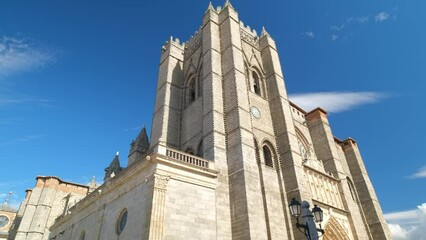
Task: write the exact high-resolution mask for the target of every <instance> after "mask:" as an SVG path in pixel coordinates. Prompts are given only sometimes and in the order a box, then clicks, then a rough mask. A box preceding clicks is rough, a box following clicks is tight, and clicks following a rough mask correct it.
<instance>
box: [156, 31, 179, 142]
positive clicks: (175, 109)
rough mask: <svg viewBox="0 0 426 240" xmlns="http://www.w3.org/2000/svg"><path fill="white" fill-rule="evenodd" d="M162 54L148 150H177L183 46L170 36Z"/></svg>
mask: <svg viewBox="0 0 426 240" xmlns="http://www.w3.org/2000/svg"><path fill="white" fill-rule="evenodd" d="M162 51H163V53H162V54H161V60H160V67H159V72H158V82H157V93H156V100H155V108H154V116H153V120H152V129H151V141H150V143H151V145H150V147H151V149H152V148H153V147H155V146H156V145H158V144H159V143H164V144H165V145H168V146H172V147H174V148H177V149H179V148H180V123H181V105H180V103H181V94H182V93H181V91H182V90H181V86H182V84H183V70H182V68H183V51H184V46H183V45H181V44H180V42H179V41H178V40H177V39H176V40H175V39H173V38H172V37H171V38H170V40H169V41H168V42H167V43H166V45H164V46H163V49H162Z"/></svg>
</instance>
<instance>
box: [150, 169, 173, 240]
mask: <svg viewBox="0 0 426 240" xmlns="http://www.w3.org/2000/svg"><path fill="white" fill-rule="evenodd" d="M151 178H152V181H154V183H153V195H152V209H151V221H150V227H149V239H150V240H162V239H163V237H164V209H165V207H164V203H165V199H166V189H167V183H168V182H169V180H170V177H169V176H164V175H160V174H156V173H155V174H154V175H153V176H152V177H151Z"/></svg>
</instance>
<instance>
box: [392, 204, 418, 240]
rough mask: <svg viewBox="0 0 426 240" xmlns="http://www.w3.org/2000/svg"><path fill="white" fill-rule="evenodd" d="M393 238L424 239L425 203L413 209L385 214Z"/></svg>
mask: <svg viewBox="0 0 426 240" xmlns="http://www.w3.org/2000/svg"><path fill="white" fill-rule="evenodd" d="M385 218H386V221H387V222H388V226H389V230H390V231H391V233H392V236H393V239H394V240H403V239H404V240H421V239H426V228H425V227H424V226H426V203H423V204H421V205H420V206H418V207H417V209H415V210H410V211H402V212H395V213H388V214H385Z"/></svg>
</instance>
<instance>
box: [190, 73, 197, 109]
mask: <svg viewBox="0 0 426 240" xmlns="http://www.w3.org/2000/svg"><path fill="white" fill-rule="evenodd" d="M196 82H197V81H196V80H195V78H192V79H191V80H190V81H189V84H188V104H190V103H192V102H193V101H194V100H195V97H196V93H197V86H196V85H197V84H196Z"/></svg>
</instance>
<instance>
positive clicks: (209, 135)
mask: <svg viewBox="0 0 426 240" xmlns="http://www.w3.org/2000/svg"><path fill="white" fill-rule="evenodd" d="M202 33H203V53H202V54H203V73H202V79H203V88H204V89H203V101H204V102H203V147H204V149H203V158H205V159H209V160H213V161H214V162H215V168H216V169H217V170H219V174H218V176H217V186H216V231H217V239H218V240H219V239H223V240H225V239H231V238H232V231H231V211H230V207H229V206H230V200H229V179H228V166H227V161H226V159H227V153H226V137H225V115H224V103H223V95H224V90H223V85H222V61H221V55H220V30H219V15H218V13H217V12H216V11H215V10H214V9H213V7H212V6H211V5H210V6H209V8H208V9H207V11H206V13H205V14H204V17H203V26H202Z"/></svg>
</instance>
